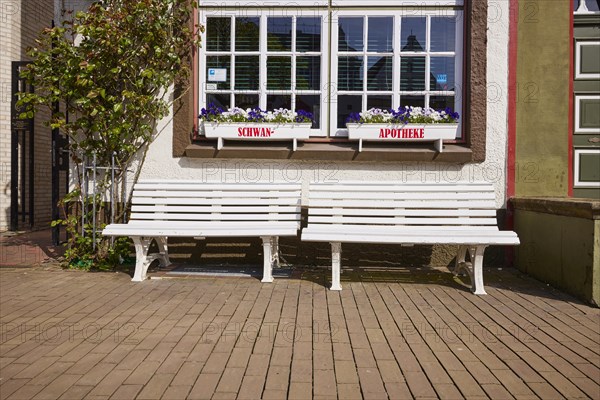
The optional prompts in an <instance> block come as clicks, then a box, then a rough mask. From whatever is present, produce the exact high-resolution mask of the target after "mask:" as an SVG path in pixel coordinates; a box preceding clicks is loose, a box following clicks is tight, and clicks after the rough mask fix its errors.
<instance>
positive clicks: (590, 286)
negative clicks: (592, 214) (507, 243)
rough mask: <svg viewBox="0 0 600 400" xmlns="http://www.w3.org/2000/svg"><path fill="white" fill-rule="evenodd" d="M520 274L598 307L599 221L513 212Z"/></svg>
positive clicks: (599, 282) (528, 212)
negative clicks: (518, 242)
mask: <svg viewBox="0 0 600 400" xmlns="http://www.w3.org/2000/svg"><path fill="white" fill-rule="evenodd" d="M515 230H516V231H517V232H518V234H519V238H520V240H521V245H520V246H517V251H516V256H517V257H516V265H517V267H518V268H519V270H521V271H523V272H525V273H527V274H528V275H531V276H533V277H534V278H536V279H539V280H541V281H542V282H546V283H548V284H550V285H552V286H553V287H556V288H558V289H561V290H564V291H565V292H568V293H570V294H572V295H574V296H577V297H579V298H581V299H583V300H585V301H587V302H590V303H593V304H596V305H600V220H599V219H595V220H594V219H587V218H578V217H574V216H565V215H555V214H547V213H541V212H534V211H527V210H519V209H517V210H515Z"/></svg>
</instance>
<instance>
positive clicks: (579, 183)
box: [573, 149, 600, 188]
mask: <svg viewBox="0 0 600 400" xmlns="http://www.w3.org/2000/svg"><path fill="white" fill-rule="evenodd" d="M582 154H599V155H600V149H580V150H575V154H574V156H575V157H574V158H575V165H574V167H573V175H575V179H574V180H575V181H574V182H573V187H575V188H600V181H599V182H584V181H581V180H580V176H579V172H580V170H579V169H580V168H579V167H580V158H579V156H581V155H582Z"/></svg>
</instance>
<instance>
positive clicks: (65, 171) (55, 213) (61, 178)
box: [52, 103, 69, 246]
mask: <svg viewBox="0 0 600 400" xmlns="http://www.w3.org/2000/svg"><path fill="white" fill-rule="evenodd" d="M54 111H55V112H59V111H60V105H59V104H58V103H57V104H55V105H54ZM65 114H67V113H65ZM68 118H69V117H68V115H67V119H68ZM68 149H69V139H68V137H67V136H66V135H63V134H62V133H60V131H59V129H58V128H56V129H53V130H52V220H53V221H56V220H57V219H59V218H61V217H64V216H61V215H60V210H59V207H58V201H59V199H60V198H61V197H62V196H64V195H65V194H66V193H68V192H69V150H68ZM61 182H62V184H61ZM60 241H61V239H60V225H56V226H55V227H54V228H52V243H53V244H54V245H55V246H57V245H59V244H60Z"/></svg>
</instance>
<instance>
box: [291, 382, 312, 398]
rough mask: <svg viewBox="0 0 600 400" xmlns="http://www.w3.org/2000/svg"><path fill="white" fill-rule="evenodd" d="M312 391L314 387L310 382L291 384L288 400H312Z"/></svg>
mask: <svg viewBox="0 0 600 400" xmlns="http://www.w3.org/2000/svg"><path fill="white" fill-rule="evenodd" d="M312 390H313V386H312V383H310V382H291V383H290V388H289V394H288V396H287V398H288V399H290V400H305V399H311V398H312Z"/></svg>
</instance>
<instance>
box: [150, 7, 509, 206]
mask: <svg viewBox="0 0 600 400" xmlns="http://www.w3.org/2000/svg"><path fill="white" fill-rule="evenodd" d="M508 3H509V2H507V1H502V0H490V1H489V19H488V49H487V56H488V62H487V65H488V70H487V80H488V99H489V100H488V107H487V146H486V149H487V151H486V152H487V154H486V161H485V162H484V163H478V164H466V165H456V164H439V163H398V162H388V163H374V162H370V163H358V162H308V161H288V160H218V159H208V160H205V159H193V158H186V157H183V158H173V157H172V156H171V154H172V117H168V118H165V119H164V120H163V121H161V124H160V126H159V131H160V132H159V135H158V137H157V138H156V139H155V141H154V142H153V143H152V145H151V146H150V148H149V149H148V153H147V156H146V160H145V162H144V164H143V167H142V168H143V169H142V171H141V174H140V179H169V180H171V179H190V180H191V179H194V180H201V181H214V180H223V181H240V182H244V181H245V182H248V181H250V182H252V181H258V180H267V181H269V180H284V181H293V182H302V184H303V189H304V194H305V195H306V191H307V189H308V183H309V182H314V181H321V182H324V181H325V182H326V181H329V182H335V181H336V180H337V181H343V180H353V181H369V182H373V181H381V182H385V181H400V182H402V181H415V180H418V181H431V182H441V181H452V182H455V181H458V180H462V181H473V180H486V181H490V182H493V183H494V185H495V188H496V193H497V199H496V200H497V206H498V207H503V206H504V205H505V201H506V199H505V196H506V148H507V137H508V135H507V114H506V112H507V101H508V24H509V4H508Z"/></svg>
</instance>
